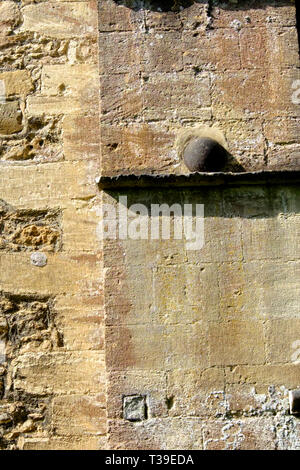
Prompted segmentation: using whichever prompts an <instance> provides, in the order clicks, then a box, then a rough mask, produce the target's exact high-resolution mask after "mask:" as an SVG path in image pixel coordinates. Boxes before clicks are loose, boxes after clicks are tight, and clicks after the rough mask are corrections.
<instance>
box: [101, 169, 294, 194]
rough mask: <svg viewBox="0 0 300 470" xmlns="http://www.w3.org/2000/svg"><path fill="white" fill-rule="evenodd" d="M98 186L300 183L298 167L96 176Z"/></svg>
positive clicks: (161, 186) (108, 188) (119, 187)
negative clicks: (274, 169)
mask: <svg viewBox="0 0 300 470" xmlns="http://www.w3.org/2000/svg"><path fill="white" fill-rule="evenodd" d="M96 183H97V184H98V187H99V189H101V190H119V189H123V188H132V189H136V188H141V189H143V188H157V189H165V188H198V187H203V186H227V185H228V186H239V185H254V184H255V185H273V184H283V185H286V184H297V183H300V171H270V170H269V171H254V172H243V173H222V172H219V173H191V174H189V175H174V174H173V175H172V174H170V175H150V174H141V175H136V174H129V175H117V176H105V175H104V176H99V177H97V178H96Z"/></svg>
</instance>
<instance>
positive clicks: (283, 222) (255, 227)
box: [242, 214, 300, 282]
mask: <svg viewBox="0 0 300 470" xmlns="http://www.w3.org/2000/svg"><path fill="white" fill-rule="evenodd" d="M242 230H243V253H244V257H245V260H247V261H248V260H249V261H250V260H260V259H261V260H263V259H266V260H268V259H269V260H270V259H282V260H291V261H293V260H295V259H298V258H299V255H300V215H299V214H297V215H289V216H288V217H286V216H285V215H284V214H281V215H280V216H278V217H274V218H273V217H270V218H266V219H244V220H243V222H242ZM287 282H288V280H287Z"/></svg>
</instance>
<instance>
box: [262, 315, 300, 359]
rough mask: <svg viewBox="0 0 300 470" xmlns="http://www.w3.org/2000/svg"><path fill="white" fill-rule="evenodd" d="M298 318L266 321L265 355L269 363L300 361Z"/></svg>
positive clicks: (299, 323) (299, 321)
mask: <svg viewBox="0 0 300 470" xmlns="http://www.w3.org/2000/svg"><path fill="white" fill-rule="evenodd" d="M299 326H300V319H299V318H288V319H285V318H280V319H276V320H275V319H274V320H269V321H268V322H266V355H267V360H268V362H269V363H273V364H276V363H291V364H293V363H296V364H298V363H300V334H299Z"/></svg>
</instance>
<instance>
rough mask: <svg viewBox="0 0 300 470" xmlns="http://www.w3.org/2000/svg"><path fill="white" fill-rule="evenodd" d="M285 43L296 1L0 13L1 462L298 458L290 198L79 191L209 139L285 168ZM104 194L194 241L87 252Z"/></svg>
mask: <svg viewBox="0 0 300 470" xmlns="http://www.w3.org/2000/svg"><path fill="white" fill-rule="evenodd" d="M298 41H299V38H298V34H297V26H296V8H295V2H294V1H292V0H280V1H273V0H230V1H229V0H228V1H227V0H223V1H222V2H221V1H217V0H207V1H205V0H198V1H196V0H195V1H193V0H191V1H189V0H187V1H185V0H184V1H181V0H174V1H173V0H170V1H168V0H166V1H165V2H160V1H150V0H149V1H148V0H147V1H144V2H143V1H139V0H99V1H96V0H71V1H69V0H51V1H48V0H18V1H17V0H16V1H11V0H2V1H0V165H1V166H0V171H1V178H0V449H24V450H32V449H33V450H46V449H53V450H55V449H300V421H299V419H300V418H299V417H297V415H291V414H290V412H289V404H288V392H289V390H294V389H297V388H299V387H300V359H299V358H300V312H299V293H300V287H299V286H300V261H299V247H300V240H299V237H300V216H299V209H300V190H299V186H298V185H297V184H294V183H284V182H282V183H281V182H280V181H279V182H277V183H276V184H275V183H274V184H272V183H270V184H268V185H264V184H260V183H256V184H252V183H251V180H249V183H247V184H245V183H244V184H228V185H223V184H219V185H209V184H208V185H206V186H205V187H204V186H199V187H197V188H181V187H176V183H174V185H173V187H172V188H170V187H169V188H168V189H167V188H166V187H164V184H163V182H162V183H161V185H160V186H159V185H158V184H157V183H156V185H155V187H153V188H150V187H148V188H140V189H138V188H136V187H134V186H133V187H131V188H129V189H128V190H127V191H125V190H124V189H123V190H122V189H120V188H118V183H117V181H118V180H117V179H116V180H115V181H116V187H115V188H113V189H111V190H107V191H105V190H101V189H100V188H99V187H98V185H97V183H96V179H97V177H99V176H100V175H105V176H111V177H114V176H120V175H128V174H133V173H134V174H137V175H142V174H147V175H153V176H155V175H163V174H170V175H175V176H176V175H180V174H181V175H182V174H184V175H187V174H188V173H189V171H188V169H187V168H186V167H185V165H184V163H183V161H182V156H181V153H180V151H179V147H178V146H180V136H181V135H184V133H185V132H187V133H188V132H199V129H207V128H210V131H211V132H215V133H216V135H218V136H219V135H221V136H222V139H223V140H222V142H223V143H224V146H225V147H226V149H227V151H228V155H229V158H228V162H227V167H226V169H225V171H231V172H253V171H259V170H268V171H275V170H277V171H278V170H289V171H299V170H300V137H299V136H300V133H299V112H300V111H299V110H300V91H299V90H300V71H299V70H300V69H299V42H298ZM185 135H186V134H185ZM178 142H179V143H178ZM120 195H126V196H127V197H128V201H129V205H130V204H133V203H143V204H145V205H146V206H149V205H150V204H151V203H160V204H162V203H166V204H170V205H171V204H173V203H180V204H184V203H185V202H186V203H193V204H196V203H201V204H204V208H205V244H204V247H203V249H202V250H199V251H189V250H187V249H186V246H185V242H184V240H156V241H148V240H104V241H101V240H100V239H99V233H98V230H97V227H98V224H99V221H100V214H101V207H102V204H103V202H105V203H110V204H112V205H113V206H115V207H117V202H118V198H119V196H120Z"/></svg>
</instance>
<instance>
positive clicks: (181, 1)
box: [114, 0, 199, 12]
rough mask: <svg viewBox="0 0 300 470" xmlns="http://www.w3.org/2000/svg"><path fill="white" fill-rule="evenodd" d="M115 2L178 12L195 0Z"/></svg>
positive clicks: (141, 7) (124, 0)
mask: <svg viewBox="0 0 300 470" xmlns="http://www.w3.org/2000/svg"><path fill="white" fill-rule="evenodd" d="M114 2H115V3H117V4H118V5H123V6H125V7H127V8H131V9H132V10H150V11H158V12H166V11H173V12H178V11H181V10H183V9H185V8H188V7H190V6H191V5H193V3H195V0H114ZM198 3H199V2H198Z"/></svg>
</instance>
